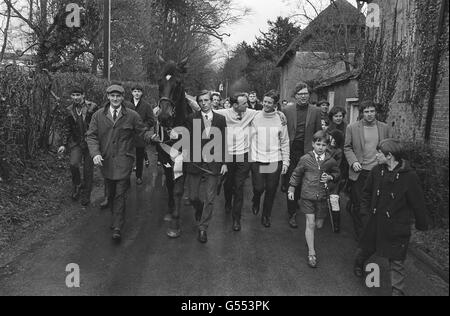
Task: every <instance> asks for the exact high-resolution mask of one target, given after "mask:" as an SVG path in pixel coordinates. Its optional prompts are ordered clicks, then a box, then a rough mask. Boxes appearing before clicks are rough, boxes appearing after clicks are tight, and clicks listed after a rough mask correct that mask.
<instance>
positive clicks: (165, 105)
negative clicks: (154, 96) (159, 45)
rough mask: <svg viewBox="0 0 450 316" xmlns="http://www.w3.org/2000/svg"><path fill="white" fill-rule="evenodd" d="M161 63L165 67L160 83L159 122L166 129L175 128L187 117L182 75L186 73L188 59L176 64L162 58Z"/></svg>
mask: <svg viewBox="0 0 450 316" xmlns="http://www.w3.org/2000/svg"><path fill="white" fill-rule="evenodd" d="M160 61H161V62H163V63H164V67H163V71H162V74H161V78H160V79H159V81H158V86H159V108H160V112H159V114H158V120H159V122H160V123H161V125H162V126H164V127H173V126H175V125H176V124H177V123H179V122H177V121H179V120H181V119H182V117H184V116H185V112H184V111H185V90H184V84H183V80H182V76H181V75H182V74H183V73H184V72H185V69H184V67H185V65H186V62H187V59H186V60H183V61H181V62H180V63H175V62H174V61H169V62H166V61H164V59H163V58H162V57H160Z"/></svg>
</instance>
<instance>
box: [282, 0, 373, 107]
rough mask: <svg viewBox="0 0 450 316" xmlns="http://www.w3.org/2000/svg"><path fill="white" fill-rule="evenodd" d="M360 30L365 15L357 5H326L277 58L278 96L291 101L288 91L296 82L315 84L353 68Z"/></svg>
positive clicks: (342, 0) (361, 35)
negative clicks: (279, 70)
mask: <svg viewBox="0 0 450 316" xmlns="http://www.w3.org/2000/svg"><path fill="white" fill-rule="evenodd" d="M364 31H365V16H364V15H363V14H362V13H361V12H360V11H359V10H358V9H357V8H355V7H354V6H353V5H351V4H350V3H349V2H347V1H345V0H336V1H334V2H333V3H332V4H330V5H329V6H328V7H327V8H326V9H325V10H323V11H322V12H321V13H320V14H319V15H318V16H317V17H316V18H315V19H314V20H313V21H311V22H310V23H309V25H308V26H307V27H306V28H305V29H304V30H303V31H302V32H301V33H300V35H299V36H298V37H297V38H296V39H295V40H294V41H293V42H292V44H291V45H290V46H289V48H288V49H287V51H286V52H285V53H284V54H283V56H282V57H281V58H280V60H279V61H278V63H277V67H280V68H281V79H280V98H281V99H282V100H283V99H285V100H292V92H293V91H292V90H293V89H294V87H295V84H296V83H297V82H298V81H304V82H307V83H310V84H311V85H315V84H316V83H320V82H323V81H326V80H328V79H330V78H333V77H336V76H339V75H341V74H344V73H350V72H351V71H353V70H354V62H355V52H356V51H357V47H358V46H360V45H361V41H362V40H363V39H364ZM344 52H345V53H344ZM331 55H334V56H333V58H332V56H331ZM343 55H345V56H343ZM339 56H341V57H343V58H339Z"/></svg>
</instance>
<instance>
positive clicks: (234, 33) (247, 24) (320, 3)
mask: <svg viewBox="0 0 450 316" xmlns="http://www.w3.org/2000/svg"><path fill="white" fill-rule="evenodd" d="M236 1H237V3H239V5H241V6H243V7H248V8H250V9H251V10H252V14H251V15H250V16H249V17H248V18H246V19H243V20H242V21H241V23H240V24H239V25H235V26H233V27H230V28H227V29H225V30H224V31H225V32H226V33H230V34H231V37H228V38H225V40H224V45H221V43H220V42H219V41H217V43H216V45H217V47H218V48H219V49H222V50H227V49H229V50H232V49H233V48H234V47H235V46H236V45H237V44H239V43H241V42H242V41H246V42H247V43H248V44H252V43H253V42H254V41H255V37H256V36H258V35H259V34H260V33H259V31H260V30H261V31H264V32H265V31H267V30H268V24H267V21H268V20H270V21H274V20H276V18H277V17H278V16H282V17H288V16H293V15H294V14H298V13H299V12H302V11H301V9H300V8H299V4H300V3H301V4H305V8H306V9H307V10H308V15H310V16H312V17H314V16H315V13H314V11H311V10H312V8H311V7H310V6H309V5H308V4H307V3H306V1H304V0H303V1H302V0H236ZM347 1H349V2H350V3H351V4H353V5H354V6H355V7H356V1H355V0H347ZM311 2H312V3H313V4H314V5H315V6H316V7H317V9H318V10H323V9H325V8H326V7H327V6H328V5H329V4H330V1H329V0H311ZM303 27H304V26H303Z"/></svg>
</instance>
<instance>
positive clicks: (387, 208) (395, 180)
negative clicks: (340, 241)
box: [360, 161, 428, 261]
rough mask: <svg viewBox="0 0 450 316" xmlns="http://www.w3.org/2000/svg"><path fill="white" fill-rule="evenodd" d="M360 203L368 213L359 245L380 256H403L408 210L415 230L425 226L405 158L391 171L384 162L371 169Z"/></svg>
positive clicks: (422, 202) (416, 183)
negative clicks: (413, 218)
mask: <svg viewBox="0 0 450 316" xmlns="http://www.w3.org/2000/svg"><path fill="white" fill-rule="evenodd" d="M361 207H362V211H363V212H364V214H370V215H369V216H370V217H369V220H368V223H367V225H366V228H365V230H364V232H363V234H362V237H361V240H360V247H361V248H362V249H365V250H369V251H371V252H374V253H375V252H376V253H377V254H378V255H380V256H381V257H385V258H388V259H392V260H399V261H403V260H405V258H406V253H407V250H408V244H409V239H410V236H411V227H410V225H411V214H413V215H414V217H415V219H416V228H417V229H418V230H426V229H427V227H428V226H427V217H426V210H425V200H424V195H423V191H422V188H421V186H420V181H419V178H418V177H417V174H416V173H415V172H414V171H413V170H412V169H411V167H410V165H409V163H408V162H406V161H403V162H402V163H400V164H399V165H398V166H397V168H396V169H395V170H393V171H389V170H388V169H387V167H386V166H376V167H375V168H373V169H372V171H371V172H370V175H369V177H368V179H367V181H366V184H365V187H364V191H363V200H362V205H361Z"/></svg>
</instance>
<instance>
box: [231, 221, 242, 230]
mask: <svg viewBox="0 0 450 316" xmlns="http://www.w3.org/2000/svg"><path fill="white" fill-rule="evenodd" d="M233 230H234V231H235V232H238V231H241V221H240V220H238V219H234V220H233Z"/></svg>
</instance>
